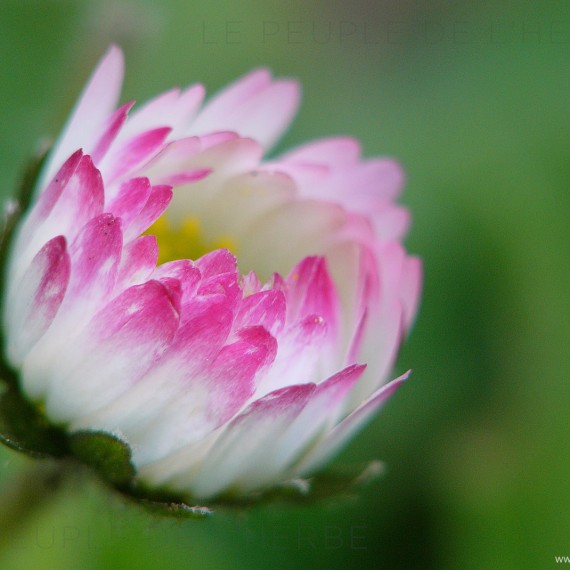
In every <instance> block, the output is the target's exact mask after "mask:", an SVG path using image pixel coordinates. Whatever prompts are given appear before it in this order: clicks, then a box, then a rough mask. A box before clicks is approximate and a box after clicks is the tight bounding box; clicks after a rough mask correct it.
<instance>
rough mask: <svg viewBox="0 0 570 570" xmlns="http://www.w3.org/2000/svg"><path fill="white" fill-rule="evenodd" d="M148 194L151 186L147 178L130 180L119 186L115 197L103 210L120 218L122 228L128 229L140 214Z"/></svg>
mask: <svg viewBox="0 0 570 570" xmlns="http://www.w3.org/2000/svg"><path fill="white" fill-rule="evenodd" d="M150 194H151V185H150V180H149V179H148V178H131V179H130V180H126V181H125V182H123V183H122V184H121V186H120V188H119V192H118V194H117V196H116V197H115V198H114V199H113V200H111V202H110V203H109V204H107V205H106V207H105V209H106V211H107V212H110V213H112V214H113V215H114V216H116V217H117V218H121V222H122V224H123V228H128V227H129V226H130V224H131V223H132V222H133V220H134V219H135V218H136V217H137V216H138V215H139V214H140V212H141V210H142V209H143V207H144V205H145V204H146V203H147V201H148V198H149V196H150Z"/></svg>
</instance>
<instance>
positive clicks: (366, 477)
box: [213, 461, 384, 507]
mask: <svg viewBox="0 0 570 570" xmlns="http://www.w3.org/2000/svg"><path fill="white" fill-rule="evenodd" d="M383 472H384V467H383V464H382V463H381V462H380V461H371V462H370V463H368V464H367V465H365V466H363V465H350V466H346V465H344V466H341V467H334V468H332V467H331V468H329V469H328V470H326V471H322V472H320V473H319V474H317V475H315V476H314V477H311V478H308V479H291V480H288V481H284V482H282V483H279V484H277V485H275V486H274V487H271V488H268V489H267V490H265V491H261V492H258V493H251V494H249V495H245V496H239V495H225V496H223V497H220V498H219V499H217V500H216V501H215V502H214V504H213V507H235V506H254V505H256V504H273V503H280V504H295V505H301V506H302V505H311V504H315V503H323V502H330V501H342V500H347V499H354V498H357V497H358V495H359V492H360V491H361V490H362V488H363V487H364V486H366V485H368V484H369V483H371V482H373V481H374V480H376V479H378V478H379V477H380V476H381V475H382V473H383Z"/></svg>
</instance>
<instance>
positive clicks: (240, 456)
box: [171, 384, 315, 498]
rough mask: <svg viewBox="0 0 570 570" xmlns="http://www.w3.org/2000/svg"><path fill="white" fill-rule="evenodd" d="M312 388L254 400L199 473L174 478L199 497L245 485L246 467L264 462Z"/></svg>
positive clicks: (287, 390) (306, 386) (230, 426)
mask: <svg viewBox="0 0 570 570" xmlns="http://www.w3.org/2000/svg"><path fill="white" fill-rule="evenodd" d="M314 391H315V385H314V384H304V385H295V386H287V387H286V388H283V389H281V390H277V391H275V392H272V393H271V394H268V395H266V396H265V397H263V398H261V399H260V400H256V401H255V402H253V403H252V404H250V405H249V406H248V408H247V409H246V410H244V412H242V413H241V414H239V415H238V416H237V417H236V418H235V419H234V420H232V421H231V422H230V423H229V424H228V426H227V427H226V428H225V430H224V432H223V434H222V435H221V437H220V438H219V439H218V440H217V441H216V442H215V444H214V445H213V447H212V448H211V449H210V451H209V453H208V455H207V456H206V457H205V458H204V461H203V464H202V465H201V467H200V470H199V472H198V473H197V474H196V475H195V476H194V477H191V476H189V475H190V474H186V473H181V474H180V475H179V476H178V477H177V479H178V480H179V481H180V482H181V483H182V482H183V481H184V479H186V478H187V482H186V484H188V480H189V482H190V487H191V489H192V491H193V493H194V494H195V495H196V496H197V497H200V498H207V497H211V496H213V495H216V494H218V493H219V492H220V491H223V490H224V489H227V488H228V487H229V488H230V489H232V490H235V491H240V490H241V489H243V488H244V487H245V488H247V487H248V482H247V474H248V472H249V470H250V467H251V466H253V465H258V464H263V463H264V461H265V456H266V455H267V454H270V453H271V450H272V444H273V441H274V440H275V438H277V437H278V436H279V435H280V434H281V433H282V432H283V430H285V429H286V428H287V426H289V425H290V423H291V422H292V421H293V420H294V419H295V418H296V417H297V416H298V415H299V414H300V413H301V411H302V410H303V408H304V407H305V405H306V404H307V401H308V400H309V398H310V397H311V394H312V393H313V392H314ZM183 478H184V479H183ZM176 483H177V481H176V479H175V480H174V481H171V485H172V486H174V487H175V486H176Z"/></svg>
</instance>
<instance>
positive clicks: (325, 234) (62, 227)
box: [4, 47, 421, 499]
mask: <svg viewBox="0 0 570 570" xmlns="http://www.w3.org/2000/svg"><path fill="white" fill-rule="evenodd" d="M122 72H123V60H122V54H121V52H120V51H119V50H118V49H117V48H115V47H113V48H111V49H110V50H109V52H108V53H107V54H106V56H105V57H104V59H103V60H102V61H101V63H100V64H99V66H98V68H97V69H96V71H95V73H94V74H93V76H92V78H91V80H90V82H89V83H88V85H87V87H86V88H85V90H84V92H83V95H82V97H81V98H80V100H79V102H78V104H77V106H76V108H75V111H74V112H73V114H72V116H71V118H70V120H69V122H68V124H67V126H66V128H65V130H64V132H63V134H62V136H61V137H60V139H59V141H58V142H57V144H56V145H55V146H54V148H53V149H52V151H51V153H50V155H49V160H48V162H47V164H46V166H45V168H44V170H43V174H42V176H41V178H40V181H39V183H38V185H37V187H36V193H35V196H34V199H33V203H32V205H31V207H30V209H29V211H28V212H27V213H26V215H25V217H24V218H23V219H22V221H21V222H20V224H19V226H18V228H17V230H16V233H15V236H14V238H13V240H12V245H11V255H10V258H9V262H8V268H7V277H8V279H7V282H8V285H7V290H6V291H5V293H4V295H5V299H4V329H5V336H6V339H7V347H6V355H7V360H8V362H9V364H10V366H11V367H12V368H13V369H14V370H16V371H17V372H18V375H19V385H20V388H21V390H22V391H23V393H24V394H25V396H26V397H27V398H28V399H29V400H30V401H32V402H34V403H36V404H38V406H39V407H40V408H41V410H42V412H43V413H44V415H45V416H46V417H47V418H48V419H49V420H50V421H51V422H52V423H53V424H56V425H58V426H63V428H64V429H65V431H66V432H68V433H74V432H77V431H80V430H87V431H103V432H107V433H110V434H113V435H114V436H116V437H118V438H120V439H121V440H123V441H124V442H126V443H127V444H128V446H129V447H130V449H131V452H132V462H133V465H134V467H135V468H136V480H137V481H139V482H142V483H144V484H145V485H148V486H151V487H153V486H159V487H161V488H166V489H169V490H172V491H175V492H180V493H182V494H184V495H187V496H192V497H195V498H199V499H209V498H212V497H216V496H220V495H225V494H229V493H233V494H237V495H243V494H247V493H250V492H252V491H258V490H262V489H265V488H268V487H271V486H272V485H275V484H278V483H280V482H282V481H284V480H287V479H292V478H294V477H298V476H304V475H307V474H311V473H313V472H314V471H315V470H317V469H318V468H319V467H321V466H322V465H323V464H324V463H325V462H326V461H327V460H328V459H329V458H330V457H331V456H332V455H333V454H334V453H336V452H337V451H338V449H339V448H340V447H341V446H342V445H343V444H344V443H345V442H346V441H347V440H348V439H349V438H350V437H351V436H352V435H353V433H354V432H355V431H356V430H357V429H358V428H359V427H360V426H361V425H362V424H363V423H364V422H365V421H366V420H367V418H369V417H370V416H371V414H373V413H374V411H375V410H376V409H377V408H378V407H379V406H380V405H381V404H382V403H383V402H384V401H385V400H386V399H387V398H388V396H389V395H390V394H391V393H392V392H394V390H395V389H396V388H397V387H398V385H399V384H400V383H401V381H402V379H403V378H399V379H397V380H395V381H393V382H391V383H388V384H386V383H385V380H386V376H387V374H388V373H389V371H390V369H391V367H392V364H393V361H394V358H395V354H396V352H397V349H398V347H399V344H400V342H401V339H402V338H403V335H404V334H405V332H406V331H407V329H408V328H409V326H410V324H411V322H412V320H413V318H414V314H415V312H416V305H417V299H418V295H419V289H420V279H421V269H420V264H419V261H418V260H417V259H416V258H413V257H409V256H408V255H407V254H406V252H405V250H404V248H403V246H402V244H401V238H402V236H403V234H404V233H405V231H406V228H407V224H408V214H407V212H406V210H404V209H403V208H402V207H400V206H398V205H397V204H396V203H395V199H396V197H397V196H398V193H399V191H400V187H401V185H402V178H403V177H402V172H401V170H400V168H399V166H398V165H397V164H396V163H395V162H394V161H392V160H390V159H385V158H380V159H371V160H364V159H362V158H361V156H360V149H359V145H358V143H357V142H356V141H354V140H353V139H350V138H330V139H323V140H319V141H316V142H312V143H309V144H306V145H304V146H301V147H300V148H297V149H295V150H293V151H291V152H289V153H287V154H285V155H283V156H278V157H275V158H271V159H267V158H265V155H266V153H267V151H268V149H269V148H270V147H271V145H272V144H273V143H274V142H275V141H276V140H277V138H278V137H279V136H280V135H281V134H282V132H283V131H284V129H285V128H287V126H288V124H289V123H290V121H291V119H292V117H293V115H294V113H295V110H296V108H297V104H298V100H299V89H298V87H297V84H296V83H295V82H294V81H291V80H276V79H273V78H272V77H271V75H270V74H269V72H267V71H266V70H258V71H254V72H253V73H250V74H249V75H247V76H245V77H243V78H242V79H240V80H239V81H237V82H236V83H234V84H233V85H231V86H230V87H228V88H227V89H226V90H224V91H223V92H221V93H220V94H218V95H217V96H215V97H214V98H213V99H211V100H210V101H208V102H207V103H206V104H204V105H203V104H202V100H203V98H204V89H203V88H202V86H200V85H195V86H192V87H190V88H188V89H186V90H184V91H179V90H173V91H168V92H166V93H164V94H162V95H160V96H158V97H157V98H155V99H153V100H152V101H150V102H149V103H147V104H146V105H144V106H143V107H142V108H140V109H138V110H135V111H133V112H131V108H132V107H133V103H126V104H123V105H121V106H118V107H117V99H118V96H119V91H120V86H121V80H122Z"/></svg>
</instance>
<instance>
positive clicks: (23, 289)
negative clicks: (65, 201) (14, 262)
mask: <svg viewBox="0 0 570 570" xmlns="http://www.w3.org/2000/svg"><path fill="white" fill-rule="evenodd" d="M69 273H70V260H69V255H68V253H67V245H66V242H65V238H64V237H63V236H57V237H55V238H53V239H52V240H50V241H49V242H47V243H46V245H44V247H43V248H42V249H41V250H40V251H39V252H38V254H37V255H36V256H35V257H34V259H33V260H32V263H31V264H30V266H29V267H28V269H27V271H26V272H25V273H24V276H23V277H22V280H21V281H20V283H19V284H18V286H17V294H16V295H14V294H13V295H12V296H11V297H12V299H13V300H11V301H10V302H9V304H8V307H7V311H8V317H7V320H8V325H7V326H8V330H10V331H11V334H10V335H9V338H8V340H9V342H8V348H7V351H8V354H9V355H10V357H11V358H12V359H13V360H14V361H15V362H18V363H19V364H21V362H22V361H23V358H24V357H25V355H26V353H27V352H28V351H29V349H30V348H31V347H32V346H33V345H34V344H35V343H36V342H37V341H38V340H39V339H40V337H41V336H42V335H43V334H44V333H45V332H46V330H47V329H48V327H49V326H50V325H51V323H52V321H53V319H54V318H55V315H56V314H57V311H58V310H59V307H60V305H61V303H62V301H63V297H64V295H65V292H66V289H67V285H68V282H69Z"/></svg>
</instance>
